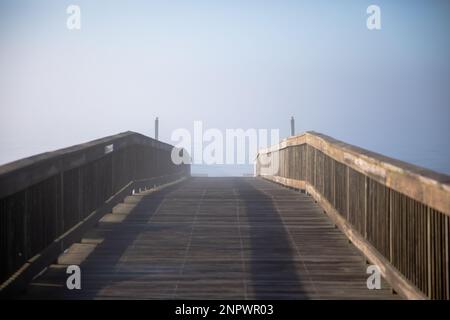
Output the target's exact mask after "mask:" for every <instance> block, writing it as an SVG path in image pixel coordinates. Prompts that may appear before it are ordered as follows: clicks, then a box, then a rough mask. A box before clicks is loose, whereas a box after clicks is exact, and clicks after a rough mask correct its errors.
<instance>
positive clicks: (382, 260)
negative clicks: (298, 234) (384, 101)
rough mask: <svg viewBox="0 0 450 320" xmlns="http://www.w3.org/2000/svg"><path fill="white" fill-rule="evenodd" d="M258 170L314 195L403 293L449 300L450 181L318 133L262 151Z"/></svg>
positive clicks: (274, 179)
mask: <svg viewBox="0 0 450 320" xmlns="http://www.w3.org/2000/svg"><path fill="white" fill-rule="evenodd" d="M255 166H256V168H255V170H256V174H257V175H258V176H262V177H263V178H266V179H269V180H272V181H275V182H277V183H280V184H283V185H285V186H289V187H293V188H297V189H301V190H305V191H306V192H308V193H309V194H311V195H312V196H313V197H314V198H315V200H316V201H317V202H318V203H319V204H320V205H321V206H322V208H324V210H325V211H326V213H327V214H328V215H330V217H331V218H332V219H333V220H334V222H335V223H336V225H337V226H338V227H339V228H340V229H341V230H342V231H343V232H344V233H345V234H346V235H347V236H348V238H349V239H350V240H351V241H352V242H353V243H354V244H355V245H356V246H357V247H358V248H359V249H360V250H361V251H362V252H363V253H364V254H365V255H366V257H367V259H368V260H369V261H371V262H372V263H374V264H377V265H378V266H379V267H380V271H381V273H382V274H383V276H384V277H385V278H386V279H387V280H388V282H390V284H391V285H392V286H393V287H394V289H395V290H396V291H397V292H399V293H401V294H402V295H404V296H405V297H407V298H416V299H417V298H431V299H449V216H450V177H449V176H447V175H444V174H439V173H436V172H433V171H431V170H427V169H424V168H420V167H417V166H414V165H411V164H408V163H405V162H402V161H399V160H395V159H391V158H389V157H385V156H382V155H379V154H377V153H374V152H370V151H367V150H364V149H361V148H358V147H355V146H352V145H349V144H346V143H344V142H341V141H338V140H335V139H333V138H331V137H328V136H326V135H323V134H319V133H316V132H306V133H304V134H302V135H298V136H293V137H290V138H287V139H285V140H283V141H281V142H280V143H279V144H277V145H274V146H271V147H269V148H266V149H264V150H260V151H259V153H258V156H257V159H256V164H255Z"/></svg>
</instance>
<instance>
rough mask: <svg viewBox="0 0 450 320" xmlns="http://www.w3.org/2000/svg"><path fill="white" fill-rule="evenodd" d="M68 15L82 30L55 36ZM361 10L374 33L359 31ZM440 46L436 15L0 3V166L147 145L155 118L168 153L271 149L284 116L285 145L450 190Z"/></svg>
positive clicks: (421, 2) (447, 15) (324, 4)
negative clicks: (230, 146) (178, 139)
mask: <svg viewBox="0 0 450 320" xmlns="http://www.w3.org/2000/svg"><path fill="white" fill-rule="evenodd" d="M71 4H76V5H78V6H79V7H80V8H81V30H68V29H67V27H66V20H67V17H68V14H67V13H66V8H67V7H68V6H69V5H71ZM371 4H376V5H378V6H379V7H380V8H381V23H382V28H381V30H368V29H367V27H366V19H367V16H368V15H367V13H366V9H367V7H368V6H369V5H371ZM449 31H450V2H448V1H445V0H442V1H438V0H435V1H425V0H416V1H405V0H403V1H395V2H392V1H386V0H383V1H382V0H380V1H349V0H344V1H339V2H336V1H266V2H264V3H263V2H260V1H246V2H238V1H217V2H210V1H178V0H177V1H171V2H165V1H136V0H134V1H127V2H123V1H107V2H105V1H99V2H92V1H86V0H80V1H58V2H55V1H40V2H39V3H38V2H36V1H28V0H27V1H21V0H19V1H2V2H1V3H0V119H1V120H0V128H1V129H0V165H1V164H5V163H7V162H11V161H14V160H17V159H20V158H24V157H27V156H31V155H34V154H37V153H41V152H46V151H51V150H55V149H59V148H63V147H68V146H71V145H74V144H79V143H82V142H86V141H90V140H93V139H97V138H101V137H104V136H107V135H112V134H116V133H119V132H123V131H128V130H131V131H136V132H139V133H142V134H145V135H148V136H152V137H153V132H154V131H153V130H154V128H153V121H154V118H155V117H157V116H158V117H159V119H160V133H159V134H160V138H161V140H162V141H165V142H168V143H173V141H171V140H170V137H171V133H172V132H173V130H176V129H178V128H186V129H188V130H192V128H193V123H194V121H196V120H200V121H202V122H203V123H204V126H205V128H217V129H219V130H222V131H224V130H225V129H228V128H229V129H237V128H242V129H244V130H246V129H249V128H256V129H259V128H263V129H279V130H280V138H284V137H286V136H288V134H289V129H290V128H289V119H290V117H291V116H294V117H295V119H296V133H301V132H304V131H307V130H314V131H317V132H321V133H324V134H327V135H330V136H332V137H334V138H336V139H339V140H342V141H344V142H347V143H350V144H354V145H357V146H360V147H362V148H365V149H368V150H371V151H374V152H378V153H381V154H384V155H386V156H390V157H393V158H396V159H399V160H403V161H406V162H410V163H413V164H416V165H419V166H423V167H426V168H429V169H431V170H434V171H438V172H442V173H446V174H450V139H449V137H450V129H449V120H450V90H449V83H450V61H449V60H450V59H449V57H450V37H449V36H448V33H449ZM250 165H251V164H248V166H250ZM219 167H220V166H219ZM249 168H250V167H249ZM210 169H211V172H209V174H210V175H230V174H231V175H232V174H233V173H234V172H241V171H240V170H241V169H240V168H239V167H238V166H231V167H225V168H222V167H220V168H218V167H217V166H216V168H214V167H210ZM202 170H203V169H202ZM205 170H208V169H205ZM242 172H243V171H242Z"/></svg>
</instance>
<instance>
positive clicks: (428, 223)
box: [427, 207, 432, 298]
mask: <svg viewBox="0 0 450 320" xmlns="http://www.w3.org/2000/svg"><path fill="white" fill-rule="evenodd" d="M427 275H428V277H427V278H428V297H430V298H431V296H432V294H431V292H432V287H431V212H430V207H427Z"/></svg>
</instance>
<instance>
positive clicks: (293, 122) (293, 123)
mask: <svg viewBox="0 0 450 320" xmlns="http://www.w3.org/2000/svg"><path fill="white" fill-rule="evenodd" d="M293 135H295V120H294V116H292V117H291V136H293Z"/></svg>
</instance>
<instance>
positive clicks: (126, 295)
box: [23, 178, 398, 299]
mask: <svg viewBox="0 0 450 320" xmlns="http://www.w3.org/2000/svg"><path fill="white" fill-rule="evenodd" d="M71 264H77V265H80V267H81V276H82V277H81V286H82V289H81V290H68V289H66V286H65V282H66V278H67V276H68V275H67V274H66V273H65V271H66V267H67V265H71ZM367 277H368V275H367V274H366V264H365V260H364V258H363V256H362V255H361V254H360V253H359V252H358V251H357V249H356V248H355V247H353V245H352V244H350V243H349V242H348V240H347V239H346V237H345V236H344V235H343V234H342V233H341V232H340V231H339V230H338V229H336V228H335V227H334V225H333V224H332V222H331V221H330V220H329V218H328V217H327V215H326V214H324V213H323V210H322V209H321V208H320V207H319V206H318V205H317V204H316V203H315V202H314V201H313V200H312V198H310V197H308V196H307V195H305V194H302V193H299V192H297V191H293V190H289V189H286V188H283V187H281V186H279V185H276V184H274V183H270V182H267V181H264V180H262V179H258V178H190V179H189V180H187V181H184V182H181V183H179V184H176V185H172V186H169V187H166V188H164V189H162V190H160V191H157V192H148V191H146V192H143V193H140V194H136V195H134V196H129V197H127V198H126V200H125V201H124V203H122V204H120V205H119V206H117V207H115V209H114V211H113V213H111V214H108V215H106V216H104V217H103V219H102V220H101V221H100V222H99V224H98V226H97V227H96V228H94V229H92V230H91V231H89V232H88V233H87V234H85V235H84V237H83V239H82V241H81V242H80V243H77V244H74V245H73V246H72V247H71V248H70V249H69V250H67V251H66V252H65V253H64V254H63V255H61V256H60V257H59V259H58V262H57V264H54V265H51V266H50V267H49V268H48V269H47V270H46V271H44V272H43V273H42V274H41V275H40V276H38V277H37V278H35V279H34V281H33V282H32V283H31V284H30V285H29V287H28V290H27V292H26V293H25V294H24V295H23V298H25V299H36V298H38V299H45V298H47V299H48V298H52V299H55V298H56V299H395V298H398V296H396V295H393V294H391V289H390V287H389V286H388V285H387V284H386V283H385V282H384V281H382V289H381V290H368V289H367V287H366V279H367Z"/></svg>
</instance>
